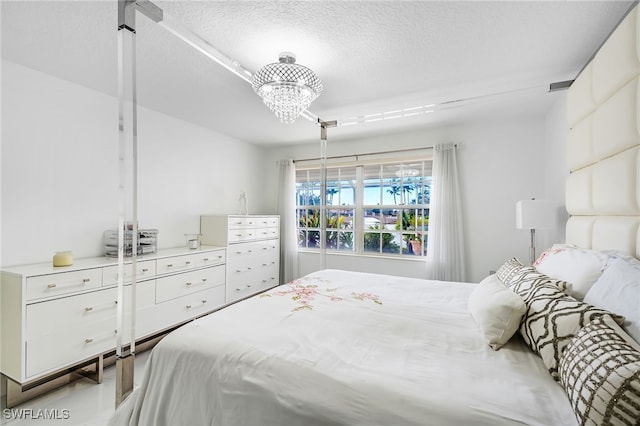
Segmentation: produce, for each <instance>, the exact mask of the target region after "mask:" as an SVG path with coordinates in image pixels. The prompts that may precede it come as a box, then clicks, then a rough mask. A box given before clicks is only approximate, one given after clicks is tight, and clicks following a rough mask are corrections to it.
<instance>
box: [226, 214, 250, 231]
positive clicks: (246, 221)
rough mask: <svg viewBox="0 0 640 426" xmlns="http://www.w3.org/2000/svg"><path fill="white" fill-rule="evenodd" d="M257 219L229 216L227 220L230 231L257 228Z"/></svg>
mask: <svg viewBox="0 0 640 426" xmlns="http://www.w3.org/2000/svg"><path fill="white" fill-rule="evenodd" d="M255 226H256V218H255V217H242V216H229V217H228V218H227V227H228V228H229V229H243V228H255Z"/></svg>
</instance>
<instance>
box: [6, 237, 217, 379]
mask: <svg viewBox="0 0 640 426" xmlns="http://www.w3.org/2000/svg"><path fill="white" fill-rule="evenodd" d="M225 262H226V251H225V249H224V247H204V246H203V247H202V248H201V249H200V250H189V249H187V248H178V249H167V250H160V251H158V253H156V254H154V255H149V256H144V257H139V258H138V261H137V262H136V282H137V284H136V288H137V291H136V336H135V338H136V339H140V338H143V337H147V336H152V335H155V334H157V333H160V332H162V331H163V330H167V329H171V328H172V327H174V326H176V325H178V324H181V323H183V322H185V321H188V320H190V319H193V318H195V317H198V316H200V315H203V314H206V313H208V312H211V311H213V310H215V309H217V308H219V307H222V306H224V304H225V290H226V289H225V275H226V270H225ZM117 271H118V268H117V260H116V259H109V258H104V257H99V258H91V259H78V260H76V262H75V263H74V265H72V266H69V267H62V268H53V267H52V266H51V264H50V263H46V264H34V265H23V266H15V267H7V268H3V270H2V274H1V281H0V282H1V287H0V291H1V292H2V298H1V301H2V305H1V306H2V308H1V311H0V312H1V326H2V358H1V359H2V364H1V366H0V367H1V372H2V373H3V374H4V375H5V376H7V377H8V378H10V379H11V380H13V381H14V382H16V383H20V384H24V383H30V382H34V381H36V380H40V379H41V378H43V377H47V376H49V375H51V374H52V373H55V372H57V371H60V370H62V369H65V368H68V367H71V366H73V365H75V364H78V363H81V362H84V361H86V360H88V359H93V358H94V357H100V356H102V354H104V353H106V352H108V351H112V350H113V348H114V347H115V333H116V308H117V281H118V273H117ZM132 272H133V271H132V270H131V264H129V265H128V266H126V267H125V275H124V278H125V284H126V285H125V299H128V298H129V297H131V296H130V295H131V285H130V282H129V283H126V281H127V280H129V281H130V277H131V275H132ZM123 332H124V338H125V341H128V340H129V336H128V334H130V332H129V330H123Z"/></svg>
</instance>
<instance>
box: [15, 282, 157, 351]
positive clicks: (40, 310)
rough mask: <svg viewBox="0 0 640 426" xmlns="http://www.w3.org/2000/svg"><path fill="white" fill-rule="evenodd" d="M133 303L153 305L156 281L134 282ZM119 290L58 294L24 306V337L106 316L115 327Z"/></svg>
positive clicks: (128, 288)
mask: <svg viewBox="0 0 640 426" xmlns="http://www.w3.org/2000/svg"><path fill="white" fill-rule="evenodd" d="M136 289H137V291H136V306H137V307H139V308H140V307H143V306H148V305H153V304H155V281H153V280H151V281H145V282H142V283H137V284H136ZM124 297H125V309H128V306H126V304H127V301H128V300H130V297H131V285H128V286H126V287H125V293H124ZM117 301H118V289H117V288H109V289H104V290H98V291H92V292H89V293H83V294H78V295H75V296H67V297H61V298H59V299H54V300H48V301H45V302H39V303H32V304H29V305H27V311H26V324H27V340H29V338H33V337H35V336H38V335H43V334H50V333H55V332H58V331H61V330H62V331H64V330H66V329H68V328H73V327H75V326H76V325H78V324H84V325H87V324H92V323H95V322H101V321H103V320H105V319H107V320H110V321H111V322H112V324H113V326H114V327H115V324H116V308H117V306H118V303H117Z"/></svg>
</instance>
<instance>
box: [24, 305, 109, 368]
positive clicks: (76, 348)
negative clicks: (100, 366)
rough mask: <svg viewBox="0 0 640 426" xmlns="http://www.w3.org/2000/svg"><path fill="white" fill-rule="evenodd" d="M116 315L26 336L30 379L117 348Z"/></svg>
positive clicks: (27, 364)
mask: <svg viewBox="0 0 640 426" xmlns="http://www.w3.org/2000/svg"><path fill="white" fill-rule="evenodd" d="M115 329H116V324H115V315H113V316H112V317H111V318H103V319H101V320H99V321H91V322H86V323H77V324H75V325H73V326H70V327H67V328H65V329H62V330H56V331H55V332H51V333H45V334H38V335H37V336H35V337H30V336H28V337H27V341H26V350H27V352H26V365H25V367H26V371H25V376H26V377H27V378H29V377H32V376H35V375H39V374H42V373H47V372H50V371H53V370H57V369H60V368H62V367H65V366H67V365H71V364H74V363H77V362H80V361H82V360H84V359H86V358H90V357H93V356H96V355H98V354H100V353H102V352H105V351H108V350H110V349H113V348H114V347H115V342H116V340H115V338H116V330H115Z"/></svg>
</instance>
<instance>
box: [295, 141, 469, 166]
mask: <svg viewBox="0 0 640 426" xmlns="http://www.w3.org/2000/svg"><path fill="white" fill-rule="evenodd" d="M454 146H458V145H454ZM424 149H433V147H432V146H426V147H424V148H406V149H394V150H390V151H377V152H367V153H364V154H349V155H346V154H345V155H335V156H332V157H327V160H335V159H338V158H349V157H356V159H357V158H358V157H364V156H366V155H379V154H395V153H398V152H410V151H422V150H424ZM317 160H322V158H320V157H317V158H300V159H298V160H293V162H294V163H295V162H296V161H317Z"/></svg>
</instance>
